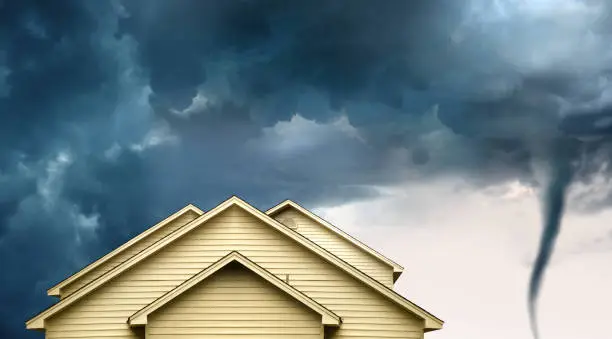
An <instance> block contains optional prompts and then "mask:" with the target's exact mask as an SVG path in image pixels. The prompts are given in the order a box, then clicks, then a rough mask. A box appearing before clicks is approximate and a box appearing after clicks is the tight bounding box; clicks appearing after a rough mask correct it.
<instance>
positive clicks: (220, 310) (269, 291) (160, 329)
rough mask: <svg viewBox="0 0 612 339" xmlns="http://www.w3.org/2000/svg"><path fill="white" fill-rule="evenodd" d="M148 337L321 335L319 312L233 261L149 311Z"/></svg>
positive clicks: (315, 338) (316, 338)
mask: <svg viewBox="0 0 612 339" xmlns="http://www.w3.org/2000/svg"><path fill="white" fill-rule="evenodd" d="M146 332H147V339H169V338H177V339H196V338H197V339H207V338H211V339H212V338H215V339H216V338H249V339H254V338H258V339H259V338H261V339H264V338H269V339H276V338H293V339H322V337H323V331H322V328H321V315H320V314H318V313H316V312H314V311H312V310H310V309H309V308H307V307H306V306H304V305H302V304H300V303H299V302H298V301H296V300H295V299H293V298H292V297H291V296H289V295H287V294H286V293H285V292H282V291H280V290H278V289H277V288H276V287H275V286H273V285H271V284H270V283H268V282H267V281H265V280H264V279H262V278H261V277H259V276H257V275H256V274H254V273H253V272H251V271H249V270H247V269H245V268H244V267H242V266H241V265H238V264H234V265H232V266H227V267H224V268H222V269H221V270H220V271H218V272H216V273H215V274H214V275H213V276H211V277H209V278H207V279H206V280H204V281H203V282H201V283H200V284H198V285H197V286H194V287H193V288H192V289H190V290H189V291H187V292H185V293H184V294H182V295H180V296H179V297H177V298H176V299H174V300H173V301H172V302H170V304H168V305H165V306H164V307H162V308H160V309H159V310H157V311H156V312H154V313H152V314H150V315H149V320H148V324H147V325H146Z"/></svg>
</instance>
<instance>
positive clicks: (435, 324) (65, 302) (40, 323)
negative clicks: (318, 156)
mask: <svg viewBox="0 0 612 339" xmlns="http://www.w3.org/2000/svg"><path fill="white" fill-rule="evenodd" d="M232 206H239V207H241V208H242V209H243V210H245V211H246V212H248V213H250V214H251V215H253V216H254V217H256V218H257V219H259V220H261V221H262V222H263V223H265V224H266V225H269V226H270V227H272V228H274V229H276V230H277V231H279V232H280V233H283V234H284V235H286V236H288V237H289V238H291V239H293V240H294V241H296V242H297V243H299V244H300V245H302V246H304V247H306V248H307V249H309V250H310V251H311V252H313V253H315V254H317V255H318V256H320V257H321V258H323V259H324V260H325V261H327V262H329V263H331V264H333V265H335V266H336V267H338V268H339V269H341V270H342V271H344V272H346V273H348V274H349V275H350V276H352V277H354V278H355V279H357V280H359V281H360V282H362V283H363V284H365V285H367V286H369V287H371V288H372V289H374V290H375V291H377V292H378V293H380V294H381V295H383V296H385V297H386V298H388V299H389V300H391V301H393V302H394V303H396V304H397V305H399V306H401V307H403V308H404V309H405V310H407V311H409V312H411V313H413V314H415V315H416V316H418V317H420V318H422V319H423V320H425V329H426V330H436V329H441V328H442V325H443V324H444V322H443V321H442V320H441V319H439V318H437V317H435V316H434V315H432V314H431V313H429V312H427V311H426V310H424V309H423V308H421V307H420V306H418V305H416V304H414V303H413V302H411V301H410V300H408V299H406V298H404V297H402V296H401V295H399V294H398V293H396V292H395V291H393V290H392V289H390V288H388V287H387V286H385V285H383V284H382V283H380V282H378V281H376V280H375V279H373V278H372V277H370V276H368V275H367V274H365V273H363V272H362V271H360V270H358V269H357V268H355V267H353V266H351V265H350V264H348V263H347V262H346V261H344V260H342V259H340V258H338V257H337V256H335V255H334V254H332V253H330V252H329V251H327V250H325V249H324V248H322V247H321V246H319V245H317V244H316V243H314V242H313V241H311V240H309V239H308V238H306V237H304V236H303V235H301V234H299V233H298V232H296V231H294V230H292V229H290V228H289V227H286V226H284V225H283V224H281V223H280V222H278V221H276V220H274V219H273V218H271V217H270V216H268V215H267V214H265V213H263V212H261V211H260V210H258V209H256V208H255V207H253V206H251V205H250V204H248V203H246V202H245V201H243V200H242V199H240V198H238V197H236V196H232V197H231V198H229V199H227V200H225V201H224V202H222V203H221V204H219V205H217V206H216V207H215V208H213V209H211V210H209V211H208V212H206V213H204V214H203V215H201V216H200V217H198V218H196V219H194V220H192V221H191V222H189V223H188V224H187V225H184V226H183V227H181V228H180V229H178V230H176V231H174V232H173V233H170V234H169V235H167V236H166V237H164V238H162V239H161V240H159V241H158V242H156V243H154V244H152V245H151V246H149V247H147V248H146V249H144V250H142V251H141V252H139V253H138V254H136V255H134V256H133V257H131V258H130V259H128V260H126V261H125V262H123V263H121V264H120V265H118V266H117V267H115V268H113V269H112V270H110V271H108V272H106V273H105V274H104V275H102V276H100V277H99V278H97V279H96V280H94V281H92V282H90V283H88V284H87V285H85V286H83V287H82V288H80V289H79V290H77V291H75V292H74V293H72V294H71V295H69V296H67V297H66V298H64V299H62V300H60V301H59V302H58V303H56V304H54V305H52V306H51V307H49V308H47V309H46V310H44V311H42V312H41V313H39V314H38V315H36V316H34V317H33V318H32V319H30V320H28V321H27V322H26V327H27V328H28V329H43V328H44V319H46V318H48V317H50V316H52V315H54V314H56V313H57V312H59V311H61V310H63V309H65V308H66V307H68V306H70V305H71V304H72V303H74V302H75V301H77V300H79V299H81V298H82V297H84V296H86V295H87V294H89V293H90V292H92V291H93V290H95V289H96V288H98V287H100V286H101V285H103V284H105V283H106V282H108V281H110V280H111V279H113V278H114V277H116V276H117V275H119V274H121V273H123V272H124V271H126V270H128V269H130V268H131V267H133V266H134V265H136V264H138V263H139V262H141V261H142V260H144V259H145V258H147V257H149V256H150V255H152V254H154V253H157V252H158V251H160V250H161V249H162V248H164V247H165V246H166V245H168V244H170V243H172V242H173V241H174V240H176V239H178V238H180V237H182V236H183V235H185V234H186V233H188V232H189V231H191V230H193V229H194V228H196V227H198V226H200V225H201V224H203V223H205V222H206V221H208V220H210V219H211V218H213V217H214V216H216V215H218V214H219V213H221V212H223V211H225V210H226V209H228V208H230V207H232Z"/></svg>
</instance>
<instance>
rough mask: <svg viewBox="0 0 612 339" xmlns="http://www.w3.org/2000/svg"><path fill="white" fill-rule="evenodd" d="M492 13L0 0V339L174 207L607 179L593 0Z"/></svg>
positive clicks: (458, 4)
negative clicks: (450, 182)
mask: <svg viewBox="0 0 612 339" xmlns="http://www.w3.org/2000/svg"><path fill="white" fill-rule="evenodd" d="M495 3H496V4H497V7H496V6H493V4H492V3H491V2H490V1H478V0H471V1H468V0H465V1H452V2H451V1H432V0H428V1H425V0H423V1H421V0H417V1H399V0H398V1H384V2H381V3H380V4H377V6H376V10H375V11H374V10H372V4H371V2H370V1H360V0H357V1H355V0H352V1H333V2H330V1H322V0H321V1H309V2H297V1H296V2H280V1H223V2H219V1H207V0H206V1H187V0H180V1H160V0H153V1H151V0H147V1H144V0H141V1H138V0H136V1H109V2H96V3H88V4H87V5H85V4H81V3H75V2H67V1H66V2H64V1H56V2H53V3H49V2H46V1H33V0H32V1H19V2H3V3H2V4H0V51H2V52H0V116H1V117H2V118H3V124H2V127H0V183H1V184H2V187H3V189H2V190H1V191H0V260H1V261H2V264H3V267H7V272H17V271H18V270H21V271H19V273H16V274H13V275H7V277H5V278H3V279H4V280H2V285H3V286H6V287H7V288H3V290H8V291H11V293H10V294H0V304H3V305H13V306H14V307H17V308H19V310H20V311H19V312H17V313H18V314H17V315H15V312H14V309H15V308H13V307H12V308H11V310H13V311H11V312H10V313H8V312H9V311H8V308H7V309H1V310H0V311H1V312H2V313H3V314H6V316H3V317H0V319H2V320H1V321H0V333H3V334H4V333H7V335H9V336H12V337H23V336H26V334H23V329H22V328H23V326H22V320H25V318H27V316H29V315H31V314H33V313H34V312H35V311H36V310H38V309H39V308H40V307H42V306H44V303H45V302H48V300H47V299H46V298H43V291H44V287H48V286H49V285H51V284H52V283H53V282H55V281H59V280H61V278H62V277H64V276H65V275H66V274H68V273H69V272H72V271H74V270H75V269H77V268H78V267H79V266H81V265H84V264H85V263H87V262H88V261H90V260H91V259H93V258H96V257H98V256H100V255H102V254H104V253H105V252H107V251H108V250H110V249H112V248H113V247H115V246H117V245H119V244H121V243H122V242H124V241H125V240H126V239H127V238H129V237H131V236H133V235H134V234H136V233H138V232H139V231H141V230H143V229H144V228H146V227H147V226H150V225H151V224H153V223H154V222H155V221H156V220H158V219H160V218H162V217H164V216H165V215H167V214H169V213H171V212H172V211H173V209H178V208H180V207H182V205H184V204H186V203H188V202H194V203H197V204H200V205H201V206H202V207H203V208H208V207H210V206H212V205H213V204H214V203H216V202H218V201H219V200H221V199H223V197H225V196H228V195H230V194H240V195H241V196H243V197H244V198H246V199H247V200H249V201H253V202H254V203H256V204H257V205H258V206H261V207H262V208H265V207H268V206H269V205H271V204H272V203H274V202H276V201H278V200H281V199H284V198H293V199H297V200H300V201H302V202H304V203H307V204H308V203H313V202H317V203H318V204H335V203H338V202H343V201H346V200H350V199H359V198H363V197H368V196H371V195H374V194H376V193H375V192H374V191H372V190H371V189H369V188H368V187H369V186H371V185H376V184H393V183H396V182H399V181H404V180H406V179H415V178H416V179H419V180H423V179H427V178H430V177H436V176H448V175H453V176H457V175H459V176H463V177H466V178H468V179H469V180H470V181H471V182H472V183H473V184H474V185H478V186H487V185H490V184H495V183H498V182H500V181H504V180H509V179H516V178H518V179H519V180H521V181H523V182H527V183H530V184H531V185H533V186H541V185H544V184H545V182H543V181H542V180H540V179H539V178H538V177H537V176H536V174H537V173H535V172H534V163H535V164H538V163H539V162H546V161H549V162H550V161H553V160H556V159H554V157H552V153H551V151H550V150H551V149H554V148H555V147H558V146H559V145H563V149H564V154H565V159H566V160H567V161H568V163H569V164H570V165H571V166H572V171H573V173H574V180H575V181H576V182H580V183H584V184H588V183H589V182H591V181H592V180H593V178H594V176H595V175H597V176H602V175H603V176H606V175H608V173H607V172H606V171H604V172H602V170H601V168H608V167H605V166H604V165H605V164H607V163H608V162H609V160H610V158H609V154H610V153H609V148H608V138H609V135H610V131H611V129H610V125H611V124H610V123H609V120H610V113H609V112H610V110H609V104H610V100H609V98H610V97H609V93H610V85H609V83H608V82H609V75H610V73H609V70H608V66H607V65H609V64H610V63H609V61H610V60H609V59H610V55H612V54H611V53H610V52H611V51H612V50H611V49H610V48H609V46H608V43H609V41H610V34H611V33H612V31H611V30H610V28H609V22H608V21H609V17H610V16H609V13H610V9H609V8H608V5H607V3H606V2H604V1H588V2H587V1H579V0H563V1H557V2H552V1H550V2H549V1H538V2H533V3H530V2H525V3H523V2H514V1H501V2H495ZM296 114H297V116H296ZM536 168H537V166H536ZM578 197H579V196H578ZM608 200H609V199H608V198H607V197H602V198H600V199H598V200H597V201H595V202H592V203H591V202H590V201H588V200H585V199H582V200H581V201H582V202H584V203H585V204H587V205H589V206H590V208H591V209H595V208H597V209H601V208H606V207H607V205H608ZM588 209H589V207H585V210H588ZM34 211H38V213H34ZM17 252H19V253H24V252H27V253H28V255H26V256H24V260H26V259H28V256H30V257H31V258H39V259H38V261H37V262H38V263H39V264H37V265H34V266H31V267H30V266H27V267H29V268H28V269H27V270H22V268H23V267H24V265H23V263H22V261H19V260H17V259H15V256H14V255H13V254H14V253H17ZM41 258H44V259H41ZM51 268H53V269H51ZM9 276H10V277H9ZM17 298H19V300H17ZM23 300H26V302H25V303H24V302H23ZM27 335H30V336H32V337H35V336H36V334H30V333H28V334H27Z"/></svg>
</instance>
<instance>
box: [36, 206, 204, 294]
mask: <svg viewBox="0 0 612 339" xmlns="http://www.w3.org/2000/svg"><path fill="white" fill-rule="evenodd" d="M187 212H195V213H196V214H198V215H202V214H204V211H202V210H201V209H199V208H197V207H196V206H194V205H192V204H189V205H187V206H185V207H183V208H181V209H180V210H178V211H176V212H175V213H173V214H172V215H170V216H169V217H167V218H166V219H164V220H162V221H160V222H159V223H157V224H156V225H154V226H153V227H150V228H148V229H147V230H145V231H144V232H142V233H140V234H139V235H137V236H135V237H134V238H132V239H130V240H129V241H128V242H126V243H124V244H123V245H121V246H119V247H117V248H116V249H114V250H113V251H111V252H110V253H108V254H106V255H105V256H103V257H101V258H100V259H98V260H96V261H94V262H93V263H91V264H89V265H87V266H85V267H84V268H83V269H81V270H80V271H78V272H76V273H75V274H73V275H71V276H69V277H68V278H66V279H64V280H62V281H60V282H59V283H57V284H56V285H55V286H53V287H51V288H49V289H48V290H47V295H50V296H59V295H60V289H61V288H62V287H64V286H67V285H68V284H70V283H72V282H73V281H75V280H77V279H79V278H80V277H82V276H84V275H85V274H87V273H89V272H90V271H92V270H93V269H95V268H96V267H98V266H100V265H102V264H103V263H105V262H107V261H108V260H110V259H111V258H113V257H115V256H116V255H118V254H120V253H122V252H123V251H125V250H127V249H128V248H130V247H131V246H133V245H134V244H136V243H137V242H139V241H141V240H143V239H144V238H146V237H147V236H148V235H150V234H152V233H154V232H155V231H157V230H158V229H160V228H162V227H164V226H165V225H167V224H169V223H171V222H172V221H174V220H176V219H177V218H179V217H181V216H182V215H184V214H185V213H187Z"/></svg>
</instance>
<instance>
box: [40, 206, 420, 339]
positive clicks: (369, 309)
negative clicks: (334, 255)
mask: <svg viewBox="0 0 612 339" xmlns="http://www.w3.org/2000/svg"><path fill="white" fill-rule="evenodd" d="M233 250H236V251H239V252H240V253H242V254H243V255H245V256H246V257H248V258H249V259H251V260H252V261H254V262H255V263H257V264H259V265H260V266H262V267H264V268H266V269H267V270H269V271H270V272H272V273H273V274H275V275H277V276H278V277H280V278H281V279H285V277H286V275H287V274H288V275H289V283H290V284H291V285H292V286H294V287H295V288H297V289H298V290H300V291H302V292H304V293H305V294H306V295H308V296H310V297H311V298H313V299H315V300H316V301H317V302H319V303H320V304H322V305H324V306H326V307H327V308H328V309H330V310H331V311H333V312H335V313H336V314H338V315H339V316H341V317H342V319H343V324H342V326H341V328H340V329H339V330H338V331H337V332H336V333H335V335H334V337H333V338H372V339H376V338H421V335H422V333H423V327H424V324H423V321H422V320H421V319H419V318H417V317H416V316H414V315H412V314H410V313H409V312H408V311H406V310H403V309H400V308H399V307H398V306H396V305H395V304H394V303H392V302H391V301H389V300H387V299H386V298H384V297H383V296H381V295H379V294H378V293H376V292H375V291H374V290H372V289H371V288H370V287H367V286H365V285H364V284H363V283H361V282H359V281H358V280H356V279H354V278H352V277H351V276H349V275H348V274H346V273H344V272H342V271H340V270H339V269H338V268H336V267H335V266H333V265H332V264H330V263H328V262H326V261H324V260H323V259H322V258H320V257H319V256H317V255H316V254H314V253H312V252H310V251H309V250H308V249H306V248H304V247H302V246H301V245H299V244H297V243H296V242H295V241H293V240H291V239H290V238H288V237H286V236H284V235H282V234H280V233H279V232H277V231H275V230H274V229H272V228H271V227H269V226H268V225H265V224H263V223H262V222H261V221H259V220H257V219H256V218H254V217H253V216H251V215H249V214H247V212H245V211H243V210H242V209H240V208H239V207H232V208H230V209H228V210H226V211H224V212H222V213H221V214H220V215H218V216H216V217H215V218H212V219H211V220H209V221H208V222H207V223H206V224H203V225H201V226H200V227H198V228H196V229H194V230H192V231H191V232H189V233H188V234H186V235H185V236H183V237H182V238H181V239H177V240H176V241H174V242H173V243H172V244H170V245H168V246H166V247H165V248H164V249H162V250H161V251H159V252H158V253H155V254H153V255H151V256H150V257H149V258H147V259H145V260H144V261H142V262H141V263H139V264H137V265H136V266H135V267H133V268H132V269H130V270H128V271H126V272H124V273H123V274H121V275H119V276H117V277H116V278H115V279H113V280H112V281H110V282H108V283H107V284H105V285H103V286H102V287H100V288H99V289H97V290H96V291H93V292H92V293H91V294H90V295H88V296H87V297H85V298H83V299H82V300H80V301H78V302H76V303H75V304H74V305H73V306H71V307H69V308H68V309H66V310H65V311H63V312H60V313H59V314H57V315H56V316H54V317H52V318H51V319H50V320H47V325H48V327H47V328H48V330H47V338H49V339H51V338H53V339H55V338H75V337H81V338H83V337H87V338H110V337H117V336H120V337H121V338H139V337H138V335H137V334H135V333H133V332H132V331H131V330H130V329H129V328H128V326H127V324H126V320H127V317H128V316H129V315H131V314H133V313H134V312H136V311H138V310H139V309H141V308H143V307H144V306H146V305H147V304H149V303H151V302H152V301H154V300H155V299H156V298H158V297H159V296H161V295H162V294H164V293H165V292H167V291H169V290H171V289H172V288H174V287H175V286H177V285H179V284H181V283H182V282H183V281H185V280H186V279H188V278H190V277H191V276H193V275H194V274H196V273H197V272H199V271H201V270H202V269H204V268H206V267H208V266H209V265H210V264H212V263H214V262H215V261H217V260H219V259H221V258H222V257H223V256H225V255H227V254H228V253H229V252H231V251H233ZM209 305H210V306H211V307H223V305H224V302H223V301H219V300H216V301H213V300H211V301H210V304H209ZM241 305H242V306H246V305H249V307H252V308H253V309H259V310H260V312H263V311H264V310H265V308H264V307H261V306H257V305H256V304H253V303H249V302H248V301H244V302H242V303H241ZM188 313H189V312H188ZM188 316H189V317H192V316H195V315H193V314H191V315H188ZM89 323H91V325H86V324H89Z"/></svg>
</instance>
